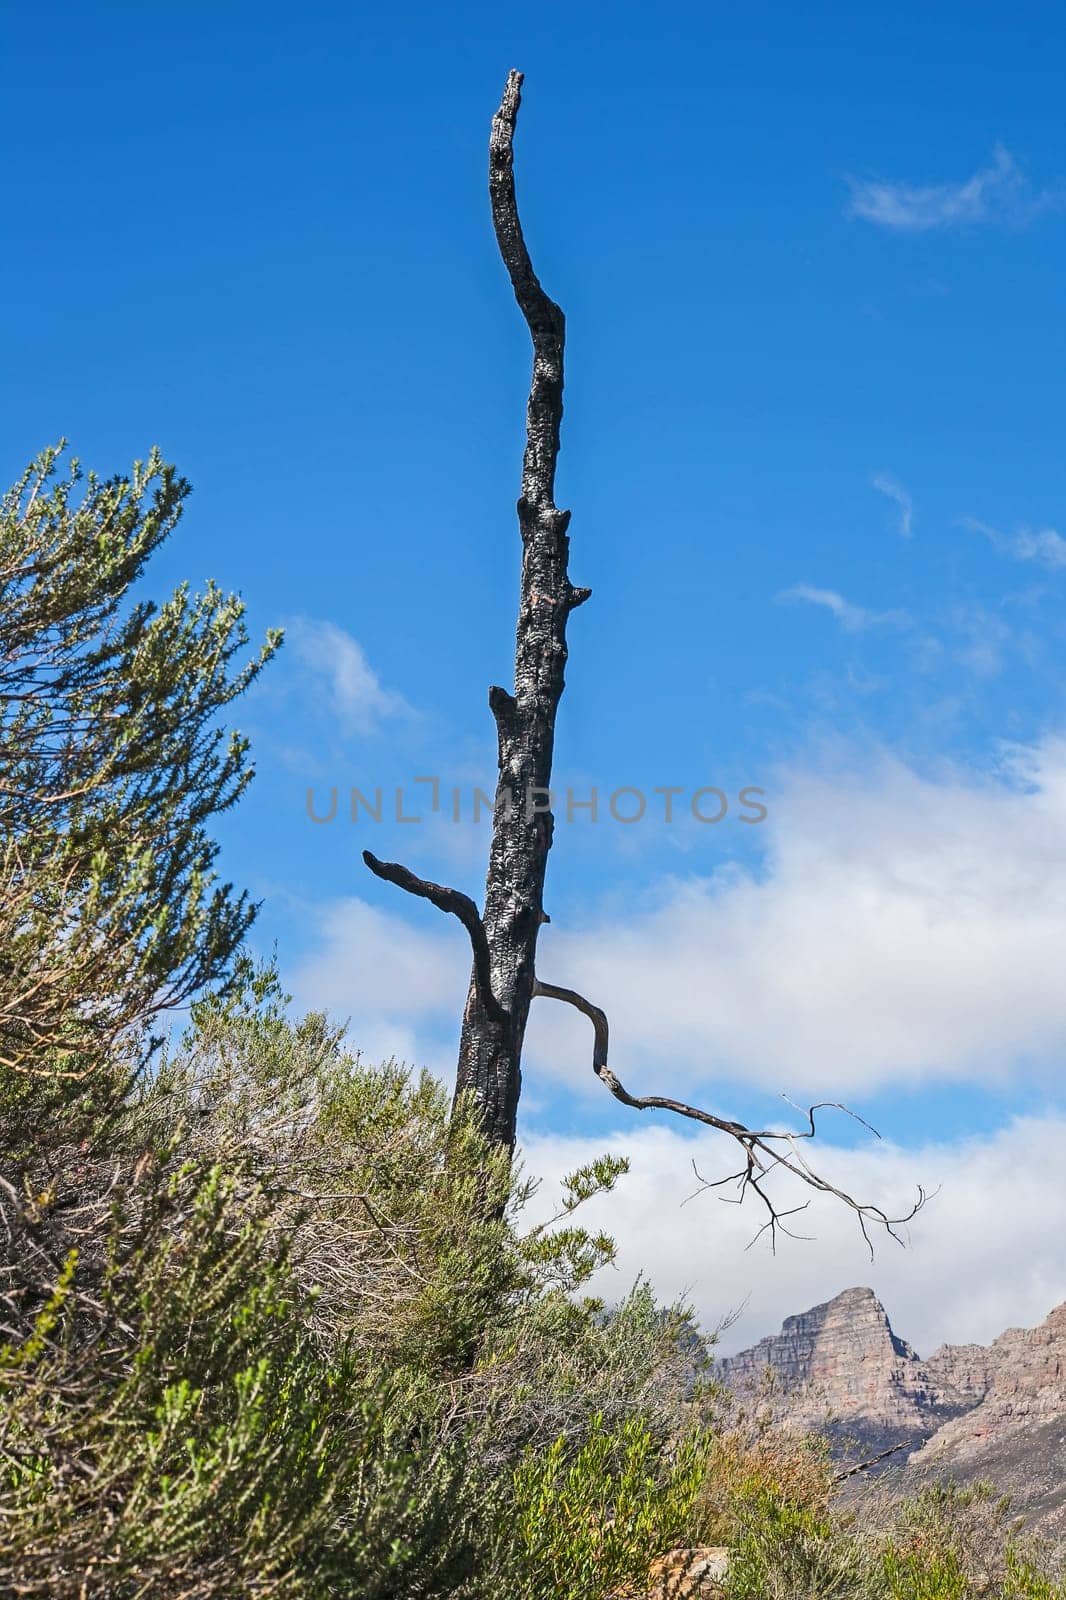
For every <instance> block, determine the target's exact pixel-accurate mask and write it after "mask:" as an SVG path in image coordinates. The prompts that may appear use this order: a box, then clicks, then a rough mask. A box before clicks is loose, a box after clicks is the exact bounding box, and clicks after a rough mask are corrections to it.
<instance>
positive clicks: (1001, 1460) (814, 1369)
mask: <svg viewBox="0 0 1066 1600" xmlns="http://www.w3.org/2000/svg"><path fill="white" fill-rule="evenodd" d="M768 1370H769V1373H770V1374H771V1375H772V1389H771V1391H770V1392H771V1399H770V1402H769V1403H770V1404H771V1405H772V1406H773V1408H774V1411H775V1414H776V1415H777V1417H778V1419H779V1420H780V1422H781V1424H782V1425H783V1426H787V1427H792V1428H803V1429H807V1430H811V1431H817V1432H819V1433H823V1434H825V1435H827V1436H828V1437H829V1439H830V1440H831V1442H832V1443H833V1446H834V1449H835V1450H836V1451H837V1452H838V1453H839V1454H841V1455H844V1454H848V1455H851V1456H853V1457H854V1456H855V1455H875V1454H877V1453H878V1452H879V1451H881V1450H887V1449H889V1448H890V1447H891V1446H893V1445H896V1444H902V1443H905V1444H906V1446H907V1449H906V1450H905V1451H902V1452H900V1453H899V1454H898V1455H896V1456H895V1457H893V1458H892V1460H891V1462H890V1463H889V1464H886V1465H885V1467H884V1469H883V1470H884V1471H885V1472H891V1474H892V1477H893V1478H894V1479H895V1481H896V1482H897V1483H898V1484H899V1485H900V1486H901V1487H902V1488H913V1487H916V1486H918V1485H919V1484H921V1483H924V1482H929V1481H933V1480H938V1479H939V1480H943V1479H947V1478H952V1479H955V1480H956V1481H958V1482H963V1483H965V1482H973V1481H975V1480H977V1479H987V1480H989V1481H991V1482H993V1483H995V1484H996V1485H997V1486H998V1487H999V1488H1001V1489H1002V1490H1004V1491H1005V1492H1008V1493H1010V1494H1011V1495H1012V1497H1013V1499H1014V1502H1015V1505H1016V1507H1017V1509H1018V1510H1019V1511H1021V1512H1024V1513H1025V1514H1026V1516H1027V1519H1028V1521H1029V1522H1030V1524H1031V1525H1032V1526H1035V1527H1040V1528H1041V1530H1042V1531H1043V1532H1045V1533H1047V1534H1049V1535H1051V1536H1053V1537H1056V1538H1059V1539H1063V1538H1066V1304H1064V1305H1061V1306H1059V1307H1058V1308H1057V1309H1056V1310H1054V1311H1052V1312H1051V1314H1050V1316H1049V1317H1048V1318H1047V1319H1046V1321H1044V1322H1043V1323H1041V1324H1040V1326H1039V1327H1037V1328H1010V1329H1008V1330H1007V1332H1006V1333H1003V1334H1001V1335H1000V1337H999V1338H998V1339H996V1340H995V1341H994V1342H993V1343H992V1344H991V1345H988V1346H983V1345H943V1346H942V1347H941V1348H940V1349H939V1350H937V1351H935V1352H934V1354H933V1355H931V1356H929V1357H928V1358H927V1359H926V1360H924V1361H923V1360H922V1359H921V1358H920V1357H919V1356H918V1354H917V1353H916V1352H915V1351H914V1350H913V1349H912V1348H911V1346H910V1345H909V1344H907V1343H906V1341H905V1340H903V1339H901V1338H899V1337H898V1335H897V1334H895V1333H894V1332H893V1330H892V1326H891V1324H890V1323H889V1320H888V1317H887V1315H886V1314H885V1310H884V1308H883V1306H882V1305H881V1304H880V1302H879V1301H878V1299H877V1297H876V1296H875V1295H874V1294H873V1292H872V1290H870V1289H846V1290H845V1291H844V1293H843V1294H839V1295H837V1297H836V1299H834V1300H830V1301H827V1302H826V1304H825V1305H821V1306H815V1307H814V1308H813V1309H812V1310H810V1311H805V1312H802V1313H801V1314H800V1315H799V1316H795V1317H788V1318H787V1319H786V1321H785V1323H784V1325H783V1326H782V1329H781V1332H780V1333H778V1334H774V1335H772V1336H770V1337H769V1338H766V1339H762V1340H760V1342H759V1343H758V1344H757V1345H754V1346H753V1347H752V1348H751V1349H750V1350H744V1351H742V1352H741V1353H740V1354H739V1355H735V1356H731V1357H727V1358H726V1359H724V1360H722V1361H719V1362H717V1363H716V1375H717V1376H718V1378H719V1379H720V1380H721V1381H722V1382H723V1384H724V1385H725V1386H726V1387H727V1388H728V1389H731V1390H732V1391H733V1393H734V1394H735V1395H736V1396H737V1398H738V1399H740V1400H743V1399H744V1398H746V1397H747V1396H750V1395H751V1394H752V1393H753V1392H758V1391H759V1390H760V1389H761V1388H763V1387H764V1386H765V1381H766V1378H767V1371H768Z"/></svg>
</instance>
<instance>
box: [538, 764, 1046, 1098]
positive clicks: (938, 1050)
mask: <svg viewBox="0 0 1066 1600" xmlns="http://www.w3.org/2000/svg"><path fill="white" fill-rule="evenodd" d="M767 789H768V799H767V804H768V805H769V808H770V815H769V820H768V821H767V822H766V823H764V824H762V828H763V830H764V832H763V833H762V835H761V837H762V838H763V839H764V841H765V843H766V846H767V851H766V857H765V861H764V863H763V868H762V870H761V871H760V872H755V871H752V870H747V869H744V868H741V867H739V866H733V867H730V868H727V869H724V870H722V871H719V872H718V873H716V874H714V875H712V876H710V877H706V878H694V877H689V878H684V879H675V880H672V881H667V882H665V883H661V884H660V885H659V886H658V888H657V890H656V892H655V893H654V894H653V895H650V896H649V897H648V898H647V900H646V901H645V902H644V903H643V904H637V905H630V906H629V907H628V908H627V909H626V911H625V913H624V914H621V913H619V911H618V909H617V908H614V909H612V911H611V913H610V914H609V915H605V916H603V917H602V919H596V920H592V921H590V923H589V924H588V925H586V926H585V927H584V928H581V929H579V930H567V929H564V928H562V927H560V926H559V925H558V924H557V922H556V923H553V924H552V925H551V926H549V927H547V928H545V929H544V932H543V934H542V936H541V938H542V944H541V955H540V960H539V967H540V971H541V975H542V976H543V977H544V979H545V980H546V981H550V982H556V983H562V984H565V985H568V986H570V987H574V988H577V989H578V990H580V991H581V992H582V993H584V994H586V995H588V996H589V998H590V999H593V1000H595V1001H596V1002H597V1003H599V1004H602V1005H603V1006H605V1008H606V1009H607V1011H608V1014H609V1015H610V1017H611V1031H612V1063H613V1065H614V1066H615V1068H616V1070H617V1072H618V1073H619V1075H620V1076H621V1078H622V1080H623V1081H624V1082H625V1083H626V1085H627V1087H628V1088H630V1089H631V1090H632V1091H633V1092H634V1093H641V1092H664V1093H670V1092H681V1091H683V1090H687V1091H690V1092H691V1091H693V1090H696V1091H698V1092H702V1093H703V1094H705V1095H706V1094H707V1093H708V1092H710V1093H711V1094H712V1095H713V1099H714V1102H715V1109H725V1110H727V1111H728V1110H729V1108H730V1102H731V1101H732V1100H734V1099H735V1098H736V1095H735V1092H734V1093H733V1094H732V1095H730V1094H728V1093H723V1087H722V1086H723V1085H728V1084H730V1083H732V1084H742V1085H750V1086H752V1087H754V1088H758V1089H765V1090H771V1091H785V1092H788V1093H790V1094H792V1095H794V1097H795V1098H797V1099H800V1098H806V1097H811V1098H815V1097H821V1096H824V1095H827V1094H828V1095H831V1096H833V1097H836V1096H839V1095H846V1096H849V1097H851V1098H853V1099H858V1100H860V1101H861V1098H862V1095H863V1094H865V1093H870V1092H873V1091H874V1090H876V1089H879V1088H884V1087H890V1086H891V1087H898V1088H899V1089H900V1090H901V1091H902V1090H905V1089H906V1087H908V1086H914V1085H918V1084H922V1083H928V1082H935V1081H954V1082H965V1081H966V1080H968V1079H972V1078H981V1079H983V1080H985V1081H987V1082H1006V1081H1009V1080H1010V1078H1011V1077H1012V1075H1015V1074H1020V1073H1024V1072H1026V1071H1029V1070H1033V1069H1034V1066H1035V1065H1038V1064H1040V1063H1044V1064H1045V1065H1046V1063H1047V1062H1048V1061H1050V1060H1053V1059H1056V1058H1057V1057H1059V1056H1061V1055H1062V1054H1064V1053H1066V988H1064V986H1063V984H1062V981H1061V951H1062V949H1063V947H1064V945H1066V741H1062V740H1056V739H1048V740H1047V741H1045V742H1044V743H1042V744H1040V745H1038V746H1036V747H1033V748H1029V749H1025V750H1019V751H1015V752H1013V754H1012V755H1011V758H1010V760H1009V762H1007V763H1005V764H1004V766H1003V768H1002V769H1001V770H1000V771H999V772H998V773H997V774H996V775H994V776H988V777H983V776H980V775H976V774H974V773H971V772H968V771H958V770H952V769H948V768H944V769H943V770H941V771H939V772H937V773H931V774H926V773H922V772H918V771H915V770H912V769H910V768H908V767H906V766H904V765H903V764H902V763H901V762H899V761H897V760H894V759H892V758H890V757H887V756H885V757H882V758H880V759H879V760H878V761H877V762H876V763H875V764H874V765H873V766H872V767H869V766H868V767H867V769H866V770H863V771H859V772H856V771H853V770H852V771H848V770H834V769H833V768H830V769H828V770H825V771H822V772H817V773H813V774H812V773H806V774H805V773H800V772H794V773H792V774H791V775H789V774H786V775H784V776H783V777H782V779H781V780H780V781H779V782H778V783H777V784H773V785H767ZM564 1010H565V1008H562V1007H557V1006H551V1007H549V1006H547V1005H546V1004H545V1003H541V1004H540V1006H539V1008H535V1010H534V1017H533V1020H532V1023H531V1027H530V1032H529V1036H528V1053H529V1058H530V1062H531V1064H532V1065H539V1067H540V1070H543V1071H546V1072H548V1073H551V1074H552V1075H557V1076H560V1077H564V1078H565V1079H566V1080H567V1081H568V1082H570V1083H573V1084H575V1085H578V1086H579V1085H581V1084H582V1083H583V1082H585V1081H589V1082H591V1083H592V1086H593V1088H594V1089H595V1090H596V1092H602V1091H600V1090H599V1087H598V1085H595V1082H594V1080H592V1075H591V1073H590V1072H589V1071H588V1061H589V1058H590V1049H589V1039H588V1037H587V1024H586V1023H585V1022H584V1019H582V1018H581V1017H580V1016H577V1015H576V1014H575V1015H574V1016H573V1017H569V1016H567V1017H566V1018H565V1019H564V1018H560V1017H559V1016H558V1015H557V1014H558V1013H559V1012H561V1011H564Z"/></svg>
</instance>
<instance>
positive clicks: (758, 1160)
mask: <svg viewBox="0 0 1066 1600" xmlns="http://www.w3.org/2000/svg"><path fill="white" fill-rule="evenodd" d="M533 992H534V994H536V995H542V996H543V997H544V998H545V999H547V1000H559V1001H562V1002H563V1004H564V1005H570V1006H574V1007H575V1008H576V1009H577V1010H578V1011H580V1012H582V1013H583V1015H584V1016H586V1017H588V1018H589V1020H590V1021H591V1023H592V1027H593V1047H592V1068H593V1071H594V1072H595V1074H596V1076H597V1077H598V1078H599V1080H600V1082H601V1083H603V1084H605V1085H606V1087H607V1088H608V1089H609V1090H610V1092H611V1094H613V1095H614V1097H615V1099H616V1100H620V1101H621V1102H622V1104H623V1105H626V1106H632V1108H633V1109H634V1110H635V1111H672V1112H673V1113H674V1114H675V1115H676V1116H679V1117H686V1118H688V1119H689V1120H690V1121H692V1122H700V1123H703V1125H704V1126H705V1127H708V1128H714V1129H716V1130H717V1131H718V1132H719V1133H724V1134H727V1135H728V1136H729V1137H730V1138H731V1139H735V1140H736V1142H737V1144H739V1146H740V1148H741V1150H742V1151H743V1152H744V1162H743V1165H742V1166H741V1167H740V1169H739V1171H737V1172H731V1173H729V1174H727V1176H726V1177H724V1178H717V1179H714V1180H708V1179H705V1178H703V1177H701V1175H700V1173H699V1172H698V1171H696V1176H697V1178H699V1181H700V1184H701V1186H702V1187H703V1188H705V1189H720V1188H722V1187H724V1186H725V1185H726V1184H736V1186H737V1193H736V1195H735V1196H732V1197H726V1196H722V1198H732V1199H733V1200H734V1201H735V1203H737V1204H739V1203H740V1202H741V1201H743V1200H744V1198H745V1196H746V1195H747V1193H748V1191H749V1190H751V1191H752V1193H754V1194H755V1195H757V1196H758V1198H759V1200H760V1201H761V1202H762V1204H763V1206H764V1207H765V1208H766V1212H767V1220H766V1221H765V1222H764V1223H763V1225H762V1227H761V1228H760V1229H759V1230H758V1232H757V1233H756V1235H755V1238H756V1239H758V1238H760V1237H761V1235H762V1234H763V1233H765V1232H769V1234H770V1240H771V1245H773V1244H774V1243H775V1242H776V1238H777V1235H778V1233H785V1234H789V1235H790V1236H791V1237H794V1238H798V1237H804V1236H803V1235H796V1234H792V1232H791V1230H790V1229H789V1228H787V1227H785V1225H784V1223H785V1218H786V1217H791V1216H795V1215H797V1214H798V1213H799V1212H800V1211H804V1210H806V1204H804V1205H799V1206H793V1207H790V1208H789V1209H788V1210H781V1209H780V1208H779V1207H778V1206H777V1205H776V1204H775V1202H774V1200H773V1198H772V1197H771V1195H770V1194H769V1193H768V1192H767V1190H766V1187H765V1184H766V1180H767V1179H768V1178H770V1177H772V1176H773V1174H774V1173H775V1172H777V1171H784V1172H789V1173H791V1174H792V1176H793V1177H794V1178H799V1179H800V1181H801V1182H802V1183H805V1184H807V1186H808V1187H809V1188H811V1189H815V1190H817V1191H818V1193H820V1194H828V1195H832V1196H833V1197H834V1198H835V1199H837V1200H839V1201H841V1202H842V1204H844V1205H845V1206H847V1207H848V1209H849V1210H851V1211H853V1212H854V1213H855V1215H856V1218H857V1220H858V1224H859V1228H860V1230H861V1232H862V1236H863V1238H864V1239H865V1241H866V1244H867V1247H868V1249H869V1251H870V1254H871V1256H872V1255H873V1241H872V1239H871V1238H870V1232H869V1229H870V1227H871V1226H873V1227H879V1228H884V1230H885V1232H886V1233H888V1234H889V1236H890V1237H891V1238H893V1239H895V1240H896V1242H897V1243H898V1244H902V1243H903V1240H902V1239H901V1238H900V1236H899V1233H898V1231H897V1230H898V1229H899V1228H901V1227H903V1226H905V1225H906V1223H908V1222H910V1220H911V1218H912V1217H915V1216H916V1215H917V1214H918V1212H919V1211H920V1210H921V1208H922V1206H923V1205H924V1204H925V1202H926V1200H927V1198H928V1196H927V1195H926V1193H925V1191H924V1190H923V1189H922V1188H920V1187H919V1190H918V1198H917V1200H916V1201H915V1203H914V1205H913V1206H912V1207H911V1209H910V1211H908V1212H906V1213H905V1214H904V1215H901V1216H898V1217H892V1216H889V1215H888V1213H887V1212H886V1211H884V1210H883V1209H882V1208H881V1207H880V1206H875V1205H870V1204H869V1203H868V1202H865V1201H861V1200H856V1199H855V1197H854V1196H853V1195H851V1194H849V1193H848V1192H847V1190H845V1189H841V1188H839V1187H838V1186H837V1185H836V1184H833V1183H830V1182H829V1180H828V1178H825V1177H823V1176H822V1175H821V1173H819V1172H816V1171H815V1170H814V1168H813V1167H812V1166H811V1165H810V1164H809V1162H808V1161H807V1160H806V1158H805V1157H804V1155H803V1153H802V1151H801V1150H800V1147H799V1141H800V1140H801V1139H813V1138H814V1137H815V1136H816V1133H817V1128H816V1124H815V1115H816V1113H817V1112H818V1111H821V1110H823V1109H825V1107H827V1106H832V1107H834V1108H835V1109H837V1110H840V1111H844V1112H845V1113H847V1115H849V1116H854V1115H855V1113H854V1112H850V1111H848V1108H847V1107H846V1106H838V1105H837V1103H836V1102H835V1101H824V1102H822V1103H821V1104H818V1105H813V1106H809V1107H807V1108H806V1109H805V1110H804V1112H803V1115H804V1117H805V1119H806V1121H807V1127H806V1128H804V1129H802V1130H801V1131H800V1132H798V1133H797V1132H795V1131H794V1130H792V1129H780V1128H777V1129H775V1128H749V1127H747V1126H746V1125H745V1124H744V1123H742V1122H734V1121H731V1120H730V1119H729V1118H727V1117H719V1116H716V1115H715V1113H714V1112H712V1111H703V1110H701V1108H700V1107H699V1106H690V1105H687V1104H686V1103H685V1101H683V1100H672V1099H669V1098H667V1097H666V1096H665V1095H657V1094H648V1095H633V1094H630V1093H629V1090H628V1089H626V1087H625V1086H624V1084H623V1083H622V1082H621V1080H620V1079H619V1078H618V1077H617V1075H616V1074H615V1073H614V1072H613V1071H612V1070H611V1068H610V1066H609V1065H608V1063H607V1050H608V1040H609V1027H608V1022H607V1014H606V1012H604V1011H603V1009H602V1008H601V1007H600V1006H596V1005H593V1003H592V1002H591V1000H586V999H585V997H584V995H581V994H578V993H577V991H576V990H575V989H563V988H560V987H559V986H558V985H556V984H553V983H542V982H541V980H540V979H539V978H538V979H537V980H536V982H535V984H534V990H533ZM790 1103H791V1102H790ZM856 1120H857V1121H859V1122H863V1118H861V1117H857V1118H856ZM863 1126H864V1127H867V1128H869V1126H870V1124H869V1123H868V1122H863ZM870 1131H871V1132H873V1133H876V1129H871V1130H870ZM693 1170H695V1167H694V1169H693ZM807 1204H809V1202H807ZM754 1242H755V1240H752V1243H754Z"/></svg>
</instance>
